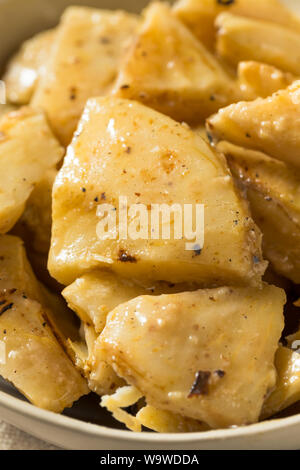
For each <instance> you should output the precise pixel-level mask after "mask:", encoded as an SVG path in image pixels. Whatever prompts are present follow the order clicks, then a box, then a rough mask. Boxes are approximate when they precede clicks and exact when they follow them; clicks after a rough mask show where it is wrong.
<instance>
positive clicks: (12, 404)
mask: <svg viewBox="0 0 300 470" xmlns="http://www.w3.org/2000/svg"><path fill="white" fill-rule="evenodd" d="M1 406H2V407H4V408H6V409H7V410H9V411H12V412H16V413H18V414H19V415H23V416H25V417H27V418H30V419H33V420H35V421H39V422H42V423H44V424H47V425H52V426H56V427H59V428H60V429H61V430H64V429H68V430H69V431H73V432H76V433H84V434H85V435H86V436H90V437H92V436H93V437H98V438H105V439H109V438H111V439H116V438H117V439H118V440H121V441H123V442H126V441H127V442H128V441H132V442H139V443H143V442H144V443H148V444H155V443H157V442H160V444H163V443H165V444H169V443H170V442H172V443H173V444H176V443H177V444H179V443H186V442H188V443H196V442H201V441H215V440H227V439H232V438H240V437H249V436H258V435H261V434H264V433H266V432H270V431H276V430H280V431H282V430H284V429H287V428H289V427H291V426H294V425H298V424H299V425H300V414H297V415H294V416H290V417H287V418H279V419H273V420H270V421H264V422H260V423H256V424H251V425H248V426H240V427H235V428H231V429H219V430H215V429H212V430H211V431H204V432H191V433H174V434H171V433H160V434H156V433H153V432H148V431H144V432H142V433H137V432H132V431H125V430H124V431H123V430H118V429H112V428H109V427H106V426H102V425H99V424H93V423H89V422H85V421H81V420H79V419H76V418H71V417H69V416H64V415H61V414H56V413H54V412H52V411H48V410H43V409H40V408H38V407H36V406H35V405H32V404H31V403H27V402H24V401H23V400H21V399H20V398H16V397H12V396H11V395H9V394H8V393H6V392H2V391H0V407H1Z"/></svg>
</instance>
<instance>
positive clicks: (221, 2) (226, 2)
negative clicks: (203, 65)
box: [174, 0, 300, 49]
mask: <svg viewBox="0 0 300 470" xmlns="http://www.w3.org/2000/svg"><path fill="white" fill-rule="evenodd" d="M223 12H227V13H228V12H230V13H233V14H235V15H241V16H246V17H249V18H255V19H258V20H266V21H272V22H274V23H278V24H281V25H285V26H287V27H289V28H290V29H294V30H296V31H300V21H299V19H298V17H296V16H295V15H294V14H293V13H291V12H290V10H288V9H287V8H285V7H284V6H283V5H282V3H281V2H279V1H278V0H251V1H249V0H178V1H177V2H176V3H175V5H174V13H175V14H176V16H177V17H178V18H179V19H180V20H181V21H183V23H185V24H186V26H187V27H188V28H189V29H190V30H191V31H192V32H193V33H194V34H195V35H196V36H197V38H198V39H200V41H202V42H203V44H205V45H206V46H207V47H209V48H211V49H213V48H214V45H215V39H216V27H215V19H216V17H217V16H218V15H219V14H220V13H223Z"/></svg>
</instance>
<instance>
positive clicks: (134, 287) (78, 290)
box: [62, 271, 197, 416]
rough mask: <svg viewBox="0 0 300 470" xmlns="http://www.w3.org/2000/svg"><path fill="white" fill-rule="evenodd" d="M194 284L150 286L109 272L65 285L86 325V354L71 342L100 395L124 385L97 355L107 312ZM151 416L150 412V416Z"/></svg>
mask: <svg viewBox="0 0 300 470" xmlns="http://www.w3.org/2000/svg"><path fill="white" fill-rule="evenodd" d="M196 288H197V287H196V285H195V284H193V283H191V284H187V283H182V284H171V283H167V282H156V283H152V284H151V285H150V284H149V285H148V286H146V285H142V284H141V283H140V282H138V281H133V280H129V279H125V278H122V277H120V276H117V275H115V274H113V273H109V272H104V271H103V272H101V271H99V272H97V271H95V272H92V273H88V274H85V275H84V276H82V277H81V278H79V279H76V281H75V282H74V283H73V284H71V285H70V286H68V287H66V288H65V289H64V290H63V292H62V295H63V296H64V298H65V299H66V300H67V302H68V305H69V307H70V308H71V309H72V310H73V311H74V312H76V313H77V315H78V316H79V317H80V319H81V321H82V322H83V324H84V332H85V334H84V336H85V339H86V343H87V351H88V352H87V356H86V358H85V359H84V358H83V357H82V355H81V353H82V352H83V348H82V347H81V345H80V344H74V343H71V348H72V350H73V352H74V354H75V356H76V358H75V363H76V362H77V363H78V364H79V366H80V368H81V369H82V370H84V373H85V375H86V377H87V378H88V381H89V387H90V389H91V390H93V391H94V392H96V393H98V394H99V395H105V394H111V393H113V392H114V391H115V390H116V389H117V387H118V386H120V385H121V384H123V381H120V378H118V377H117V376H116V374H115V372H114V371H113V369H112V368H111V366H110V365H108V364H107V363H105V361H103V358H102V356H101V355H99V354H94V342H95V340H96V339H97V337H98V335H99V334H100V333H101V332H102V331H103V328H104V327H105V323H106V318H107V315H108V314H109V312H110V311H111V310H113V309H114V308H115V307H117V306H118V305H120V304H122V303H125V302H127V301H129V300H131V299H133V298H135V297H138V296H140V295H143V294H144V295H147V294H148V295H161V294H170V293H177V292H183V291H186V290H195V289H196ZM147 416H148V415H147Z"/></svg>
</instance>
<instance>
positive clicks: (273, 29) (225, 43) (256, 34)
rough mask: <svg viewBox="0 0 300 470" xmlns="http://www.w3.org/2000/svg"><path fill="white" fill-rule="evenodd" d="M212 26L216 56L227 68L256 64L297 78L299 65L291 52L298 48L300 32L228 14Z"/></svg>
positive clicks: (220, 17) (299, 72) (222, 15)
mask: <svg viewBox="0 0 300 470" xmlns="http://www.w3.org/2000/svg"><path fill="white" fill-rule="evenodd" d="M216 26H217V28H218V35H217V52H218V54H219V55H220V57H222V58H223V59H224V60H226V61H228V62H229V63H230V64H231V65H237V64H238V63H239V62H240V61H242V60H256V61H258V62H264V63H266V64H270V65H274V66H275V67H278V68H279V69H282V70H284V71H286V72H290V73H293V74H295V75H298V76H299V74H300V65H299V61H298V60H297V59H295V56H294V54H291V51H297V50H298V49H299V47H300V30H299V31H293V30H292V29H291V28H290V27H284V26H280V25H277V24H274V23H271V22H268V21H257V20H253V19H249V18H245V17H242V16H235V15H231V14H229V13H223V14H221V15H220V16H218V18H217V20H216Z"/></svg>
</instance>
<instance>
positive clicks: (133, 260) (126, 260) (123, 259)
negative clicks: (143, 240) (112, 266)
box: [119, 250, 137, 263]
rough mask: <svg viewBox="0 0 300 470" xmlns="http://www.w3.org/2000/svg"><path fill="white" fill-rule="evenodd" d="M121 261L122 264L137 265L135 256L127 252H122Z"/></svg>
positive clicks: (120, 253) (120, 254)
mask: <svg viewBox="0 0 300 470" xmlns="http://www.w3.org/2000/svg"><path fill="white" fill-rule="evenodd" d="M119 261H121V262H122V263H136V262H137V259H136V258H135V257H134V256H132V255H130V254H128V253H126V251H124V250H120V251H119Z"/></svg>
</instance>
